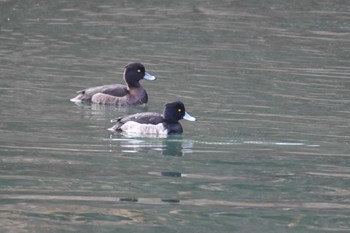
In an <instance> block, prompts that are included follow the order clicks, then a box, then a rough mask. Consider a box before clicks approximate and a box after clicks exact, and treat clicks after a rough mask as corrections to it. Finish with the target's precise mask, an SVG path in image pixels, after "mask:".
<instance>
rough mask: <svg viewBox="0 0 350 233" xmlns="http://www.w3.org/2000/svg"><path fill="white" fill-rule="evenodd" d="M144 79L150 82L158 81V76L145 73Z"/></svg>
mask: <svg viewBox="0 0 350 233" xmlns="http://www.w3.org/2000/svg"><path fill="white" fill-rule="evenodd" d="M143 78H144V79H146V80H150V81H152V80H156V79H157V78H156V76H153V75H150V74H149V73H147V72H145V76H143Z"/></svg>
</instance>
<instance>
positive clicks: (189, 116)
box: [183, 112, 196, 121]
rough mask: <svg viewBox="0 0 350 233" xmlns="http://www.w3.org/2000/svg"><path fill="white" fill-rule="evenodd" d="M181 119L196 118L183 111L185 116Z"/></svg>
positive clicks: (191, 119) (190, 119) (194, 119)
mask: <svg viewBox="0 0 350 233" xmlns="http://www.w3.org/2000/svg"><path fill="white" fill-rule="evenodd" d="M183 119H185V120H188V121H196V118H195V117H193V116H191V115H190V114H188V113H187V112H185V116H184V117H183Z"/></svg>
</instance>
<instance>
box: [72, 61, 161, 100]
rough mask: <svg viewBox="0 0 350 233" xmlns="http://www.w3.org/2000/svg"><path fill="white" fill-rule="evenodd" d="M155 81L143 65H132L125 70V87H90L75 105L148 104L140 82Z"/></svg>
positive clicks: (78, 96)
mask: <svg viewBox="0 0 350 233" xmlns="http://www.w3.org/2000/svg"><path fill="white" fill-rule="evenodd" d="M141 79H146V80H155V79H156V77H155V76H152V75H150V74H148V73H147V72H146V70H145V67H144V66H143V65H142V64H141V63H130V64H128V65H126V66H125V68H124V80H125V82H126V84H127V85H126V86H125V85H121V84H110V85H104V86H98V87H90V88H87V89H84V90H81V91H78V92H77V93H79V94H78V95H77V96H76V97H75V98H72V99H70V101H72V102H74V103H82V102H90V103H96V104H115V105H119V106H125V105H140V104H146V103H147V102H148V95H147V92H146V90H145V89H144V88H143V87H142V86H141V85H140V80H141Z"/></svg>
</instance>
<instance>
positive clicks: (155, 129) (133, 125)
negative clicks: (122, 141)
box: [120, 121, 168, 135]
mask: <svg viewBox="0 0 350 233" xmlns="http://www.w3.org/2000/svg"><path fill="white" fill-rule="evenodd" d="M120 129H121V130H122V131H123V132H125V133H130V134H140V135H142V134H158V135H167V134H168V130H167V129H165V128H164V125H163V124H162V123H159V124H157V125H152V124H140V123H137V122H135V121H128V122H126V123H125V124H124V125H122V126H121V127H120Z"/></svg>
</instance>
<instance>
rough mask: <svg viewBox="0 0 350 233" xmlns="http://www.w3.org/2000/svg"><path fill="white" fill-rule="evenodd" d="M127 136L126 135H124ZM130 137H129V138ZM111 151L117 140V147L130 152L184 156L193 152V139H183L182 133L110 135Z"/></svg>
mask: <svg viewBox="0 0 350 233" xmlns="http://www.w3.org/2000/svg"><path fill="white" fill-rule="evenodd" d="M124 136H125V135H124ZM128 137H129V138H128ZM109 140H110V152H113V148H114V144H115V142H118V145H117V149H118V150H119V148H121V151H122V152H128V153H138V152H142V153H146V154H149V153H152V152H153V153H161V154H162V155H169V156H184V155H185V154H188V153H192V148H193V141H191V140H185V139H182V136H180V135H154V136H152V135H149V136H146V137H141V138H140V137H136V138H135V137H133V136H130V135H127V137H122V138H121V137H120V136H119V137H118V136H117V138H113V134H111V135H110V139H109Z"/></svg>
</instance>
